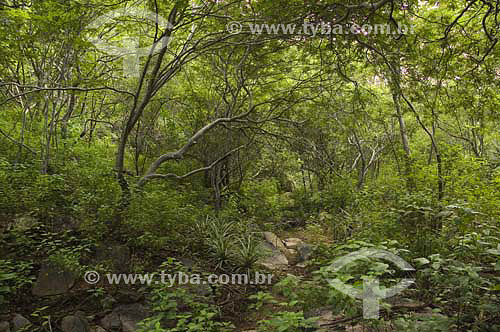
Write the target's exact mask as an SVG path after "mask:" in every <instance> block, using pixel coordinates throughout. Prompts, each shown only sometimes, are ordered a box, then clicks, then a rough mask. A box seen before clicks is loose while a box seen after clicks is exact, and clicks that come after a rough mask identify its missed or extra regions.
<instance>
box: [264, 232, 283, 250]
mask: <svg viewBox="0 0 500 332" xmlns="http://www.w3.org/2000/svg"><path fill="white" fill-rule="evenodd" d="M264 238H265V239H266V241H267V242H268V243H270V244H271V245H273V246H274V247H275V248H277V249H278V250H279V251H281V252H285V251H286V247H285V245H284V244H283V241H281V239H280V238H279V237H278V236H276V234H274V233H272V232H264Z"/></svg>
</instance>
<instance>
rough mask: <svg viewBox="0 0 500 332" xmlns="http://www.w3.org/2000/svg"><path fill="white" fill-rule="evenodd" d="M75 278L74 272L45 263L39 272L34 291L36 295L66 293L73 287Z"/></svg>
mask: <svg viewBox="0 0 500 332" xmlns="http://www.w3.org/2000/svg"><path fill="white" fill-rule="evenodd" d="M75 280H76V276H75V274H74V273H73V272H71V271H68V270H65V269H62V268H60V267H58V266H55V265H54V264H51V263H45V264H43V265H42V268H41V269H40V272H39V273H38V278H37V279H36V282H35V285H34V286H33V289H32V293H33V295H35V296H49V295H60V294H65V293H67V292H68V291H69V290H70V289H71V287H73V285H74V284H75Z"/></svg>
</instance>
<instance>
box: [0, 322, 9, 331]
mask: <svg viewBox="0 0 500 332" xmlns="http://www.w3.org/2000/svg"><path fill="white" fill-rule="evenodd" d="M0 332H10V326H9V322H0Z"/></svg>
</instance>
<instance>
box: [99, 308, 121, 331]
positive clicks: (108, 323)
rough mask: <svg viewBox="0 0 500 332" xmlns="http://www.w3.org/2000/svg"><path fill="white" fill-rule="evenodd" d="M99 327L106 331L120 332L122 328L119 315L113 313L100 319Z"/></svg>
mask: <svg viewBox="0 0 500 332" xmlns="http://www.w3.org/2000/svg"><path fill="white" fill-rule="evenodd" d="M101 325H102V326H103V327H104V328H105V329H106V330H108V331H120V330H121V328H122V322H121V321H120V315H118V314H117V313H116V312H114V311H113V312H112V313H110V314H108V315H106V316H104V318H103V319H101Z"/></svg>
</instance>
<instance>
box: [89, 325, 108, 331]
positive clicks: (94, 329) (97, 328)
mask: <svg viewBox="0 0 500 332" xmlns="http://www.w3.org/2000/svg"><path fill="white" fill-rule="evenodd" d="M90 331H91V332H106V330H105V329H103V328H102V327H100V326H96V327H94V328H92V329H90Z"/></svg>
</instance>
